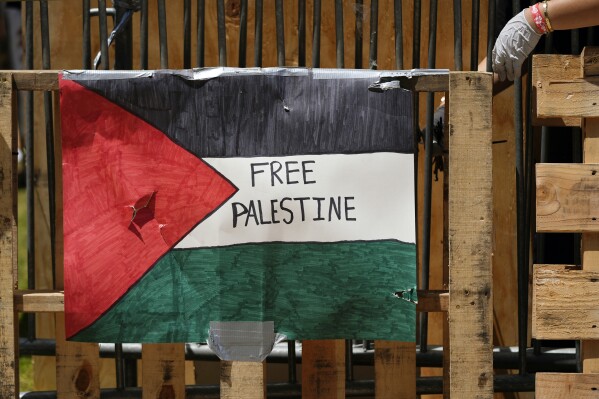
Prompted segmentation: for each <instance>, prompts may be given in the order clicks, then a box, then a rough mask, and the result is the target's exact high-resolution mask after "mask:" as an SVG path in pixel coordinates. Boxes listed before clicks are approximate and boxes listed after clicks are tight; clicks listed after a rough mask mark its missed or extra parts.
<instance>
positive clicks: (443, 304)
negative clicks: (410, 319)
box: [416, 290, 449, 313]
mask: <svg viewBox="0 0 599 399" xmlns="http://www.w3.org/2000/svg"><path fill="white" fill-rule="evenodd" d="M448 307H449V291H447V290H427V291H425V290H418V304H417V305H416V311H417V312H429V313H430V312H447V308H448Z"/></svg>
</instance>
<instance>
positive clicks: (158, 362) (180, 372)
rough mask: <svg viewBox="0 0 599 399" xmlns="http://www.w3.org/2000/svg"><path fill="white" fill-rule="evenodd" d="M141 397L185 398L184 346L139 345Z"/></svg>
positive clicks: (153, 398)
mask: <svg viewBox="0 0 599 399" xmlns="http://www.w3.org/2000/svg"><path fill="white" fill-rule="evenodd" d="M141 359H142V363H141V365H142V386H143V390H142V398H143V399H184V398H185V346H184V345H183V344H144V345H142V347H141Z"/></svg>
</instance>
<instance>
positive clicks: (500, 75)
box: [497, 65, 505, 82]
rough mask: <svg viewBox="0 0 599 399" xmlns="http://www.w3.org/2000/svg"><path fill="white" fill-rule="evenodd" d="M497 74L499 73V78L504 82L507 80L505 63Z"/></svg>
mask: <svg viewBox="0 0 599 399" xmlns="http://www.w3.org/2000/svg"><path fill="white" fill-rule="evenodd" d="M497 74H498V75H499V80H500V81H501V82H503V81H504V80H505V67H504V66H503V65H502V66H501V68H499V70H498V71H497Z"/></svg>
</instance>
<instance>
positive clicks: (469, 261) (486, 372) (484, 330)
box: [449, 72, 493, 399]
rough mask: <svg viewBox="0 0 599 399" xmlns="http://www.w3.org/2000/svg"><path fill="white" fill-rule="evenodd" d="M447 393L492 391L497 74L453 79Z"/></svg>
mask: <svg viewBox="0 0 599 399" xmlns="http://www.w3.org/2000/svg"><path fill="white" fill-rule="evenodd" d="M449 101H450V104H452V106H451V108H450V110H449V126H450V131H449V135H450V137H449V140H450V142H451V144H450V148H449V159H450V165H449V168H450V172H449V340H450V360H449V362H450V364H449V367H450V369H449V373H450V375H449V378H450V395H451V397H456V398H464V399H467V398H491V397H493V359H492V349H493V293H492V287H493V281H492V271H491V255H492V252H493V250H492V227H493V213H492V202H493V201H492V165H491V163H490V162H489V159H490V158H491V153H492V148H491V130H492V116H491V110H492V76H491V75H490V74H483V73H468V72H456V73H452V74H451V75H450V78H449Z"/></svg>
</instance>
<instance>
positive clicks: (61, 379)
mask: <svg viewBox="0 0 599 399" xmlns="http://www.w3.org/2000/svg"><path fill="white" fill-rule="evenodd" d="M56 326H57V327H56V389H57V391H58V392H57V395H58V396H57V397H58V399H62V398H64V399H70V398H90V399H94V398H96V399H99V398H100V379H99V377H98V370H99V366H100V362H99V360H100V358H99V350H98V345H97V344H82V343H78V342H67V341H66V339H65V335H64V313H57V314H56Z"/></svg>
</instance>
